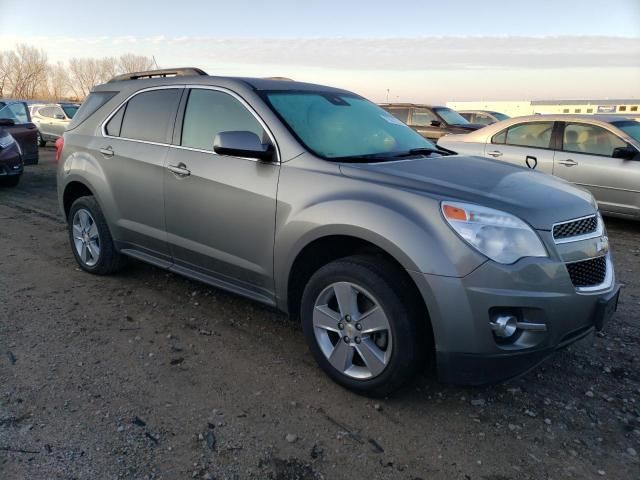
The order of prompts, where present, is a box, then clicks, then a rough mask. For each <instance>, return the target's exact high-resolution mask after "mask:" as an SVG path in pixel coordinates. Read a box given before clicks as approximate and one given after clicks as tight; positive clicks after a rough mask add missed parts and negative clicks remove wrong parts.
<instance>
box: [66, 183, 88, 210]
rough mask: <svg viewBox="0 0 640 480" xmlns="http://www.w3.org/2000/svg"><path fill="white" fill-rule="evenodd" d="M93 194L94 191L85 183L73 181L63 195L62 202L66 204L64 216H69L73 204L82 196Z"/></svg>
mask: <svg viewBox="0 0 640 480" xmlns="http://www.w3.org/2000/svg"><path fill="white" fill-rule="evenodd" d="M92 195H93V192H92V191H91V190H89V187H87V186H86V185H85V184H84V183H81V182H71V183H69V185H67V186H66V187H65V189H64V194H63V195H62V204H63V206H64V218H69V210H71V205H73V202H75V201H76V200H77V199H78V198H80V197H90V196H92Z"/></svg>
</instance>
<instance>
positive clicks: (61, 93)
mask: <svg viewBox="0 0 640 480" xmlns="http://www.w3.org/2000/svg"><path fill="white" fill-rule="evenodd" d="M47 73H48V82H47V94H46V97H47V98H50V99H53V100H57V99H60V98H65V97H67V96H68V93H69V73H68V72H67V67H66V66H65V65H64V63H62V62H58V63H56V64H55V65H50V66H49V69H48V72H47Z"/></svg>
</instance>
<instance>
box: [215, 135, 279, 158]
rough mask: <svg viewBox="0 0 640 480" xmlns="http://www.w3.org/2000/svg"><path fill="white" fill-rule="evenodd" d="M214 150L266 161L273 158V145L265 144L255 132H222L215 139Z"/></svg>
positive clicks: (224, 153) (221, 153) (220, 153)
mask: <svg viewBox="0 0 640 480" xmlns="http://www.w3.org/2000/svg"><path fill="white" fill-rule="evenodd" d="M213 151H214V152H216V153H217V154H218V155H229V156H231V157H245V158H255V159H257V160H262V161H264V162H270V161H272V160H273V154H274V149H273V146H272V145H268V144H267V145H265V144H264V143H262V142H261V141H260V138H259V137H258V136H257V135H256V134H255V133H253V132H245V131H238V132H220V133H218V134H217V135H216V136H215V139H214V140H213Z"/></svg>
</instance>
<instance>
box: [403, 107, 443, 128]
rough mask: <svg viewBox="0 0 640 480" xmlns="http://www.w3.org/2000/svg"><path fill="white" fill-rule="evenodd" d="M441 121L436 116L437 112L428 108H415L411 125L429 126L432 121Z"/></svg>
mask: <svg viewBox="0 0 640 480" xmlns="http://www.w3.org/2000/svg"><path fill="white" fill-rule="evenodd" d="M434 120H435V121H440V120H439V119H438V117H436V115H435V113H433V112H432V111H431V110H428V109H426V108H415V109H414V110H413V111H412V112H411V123H409V125H415V126H416V127H429V126H431V122H433V121H434Z"/></svg>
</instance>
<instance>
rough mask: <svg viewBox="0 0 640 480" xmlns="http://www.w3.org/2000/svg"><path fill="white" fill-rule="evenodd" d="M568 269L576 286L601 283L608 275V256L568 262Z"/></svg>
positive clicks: (589, 285)
mask: <svg viewBox="0 0 640 480" xmlns="http://www.w3.org/2000/svg"><path fill="white" fill-rule="evenodd" d="M567 270H568V271H569V276H570V277H571V281H572V282H573V285H574V286H575V287H593V286H594V285H600V284H601V283H603V282H604V279H605V277H606V276H607V257H598V258H592V259H589V260H584V261H582V262H574V263H567Z"/></svg>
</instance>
